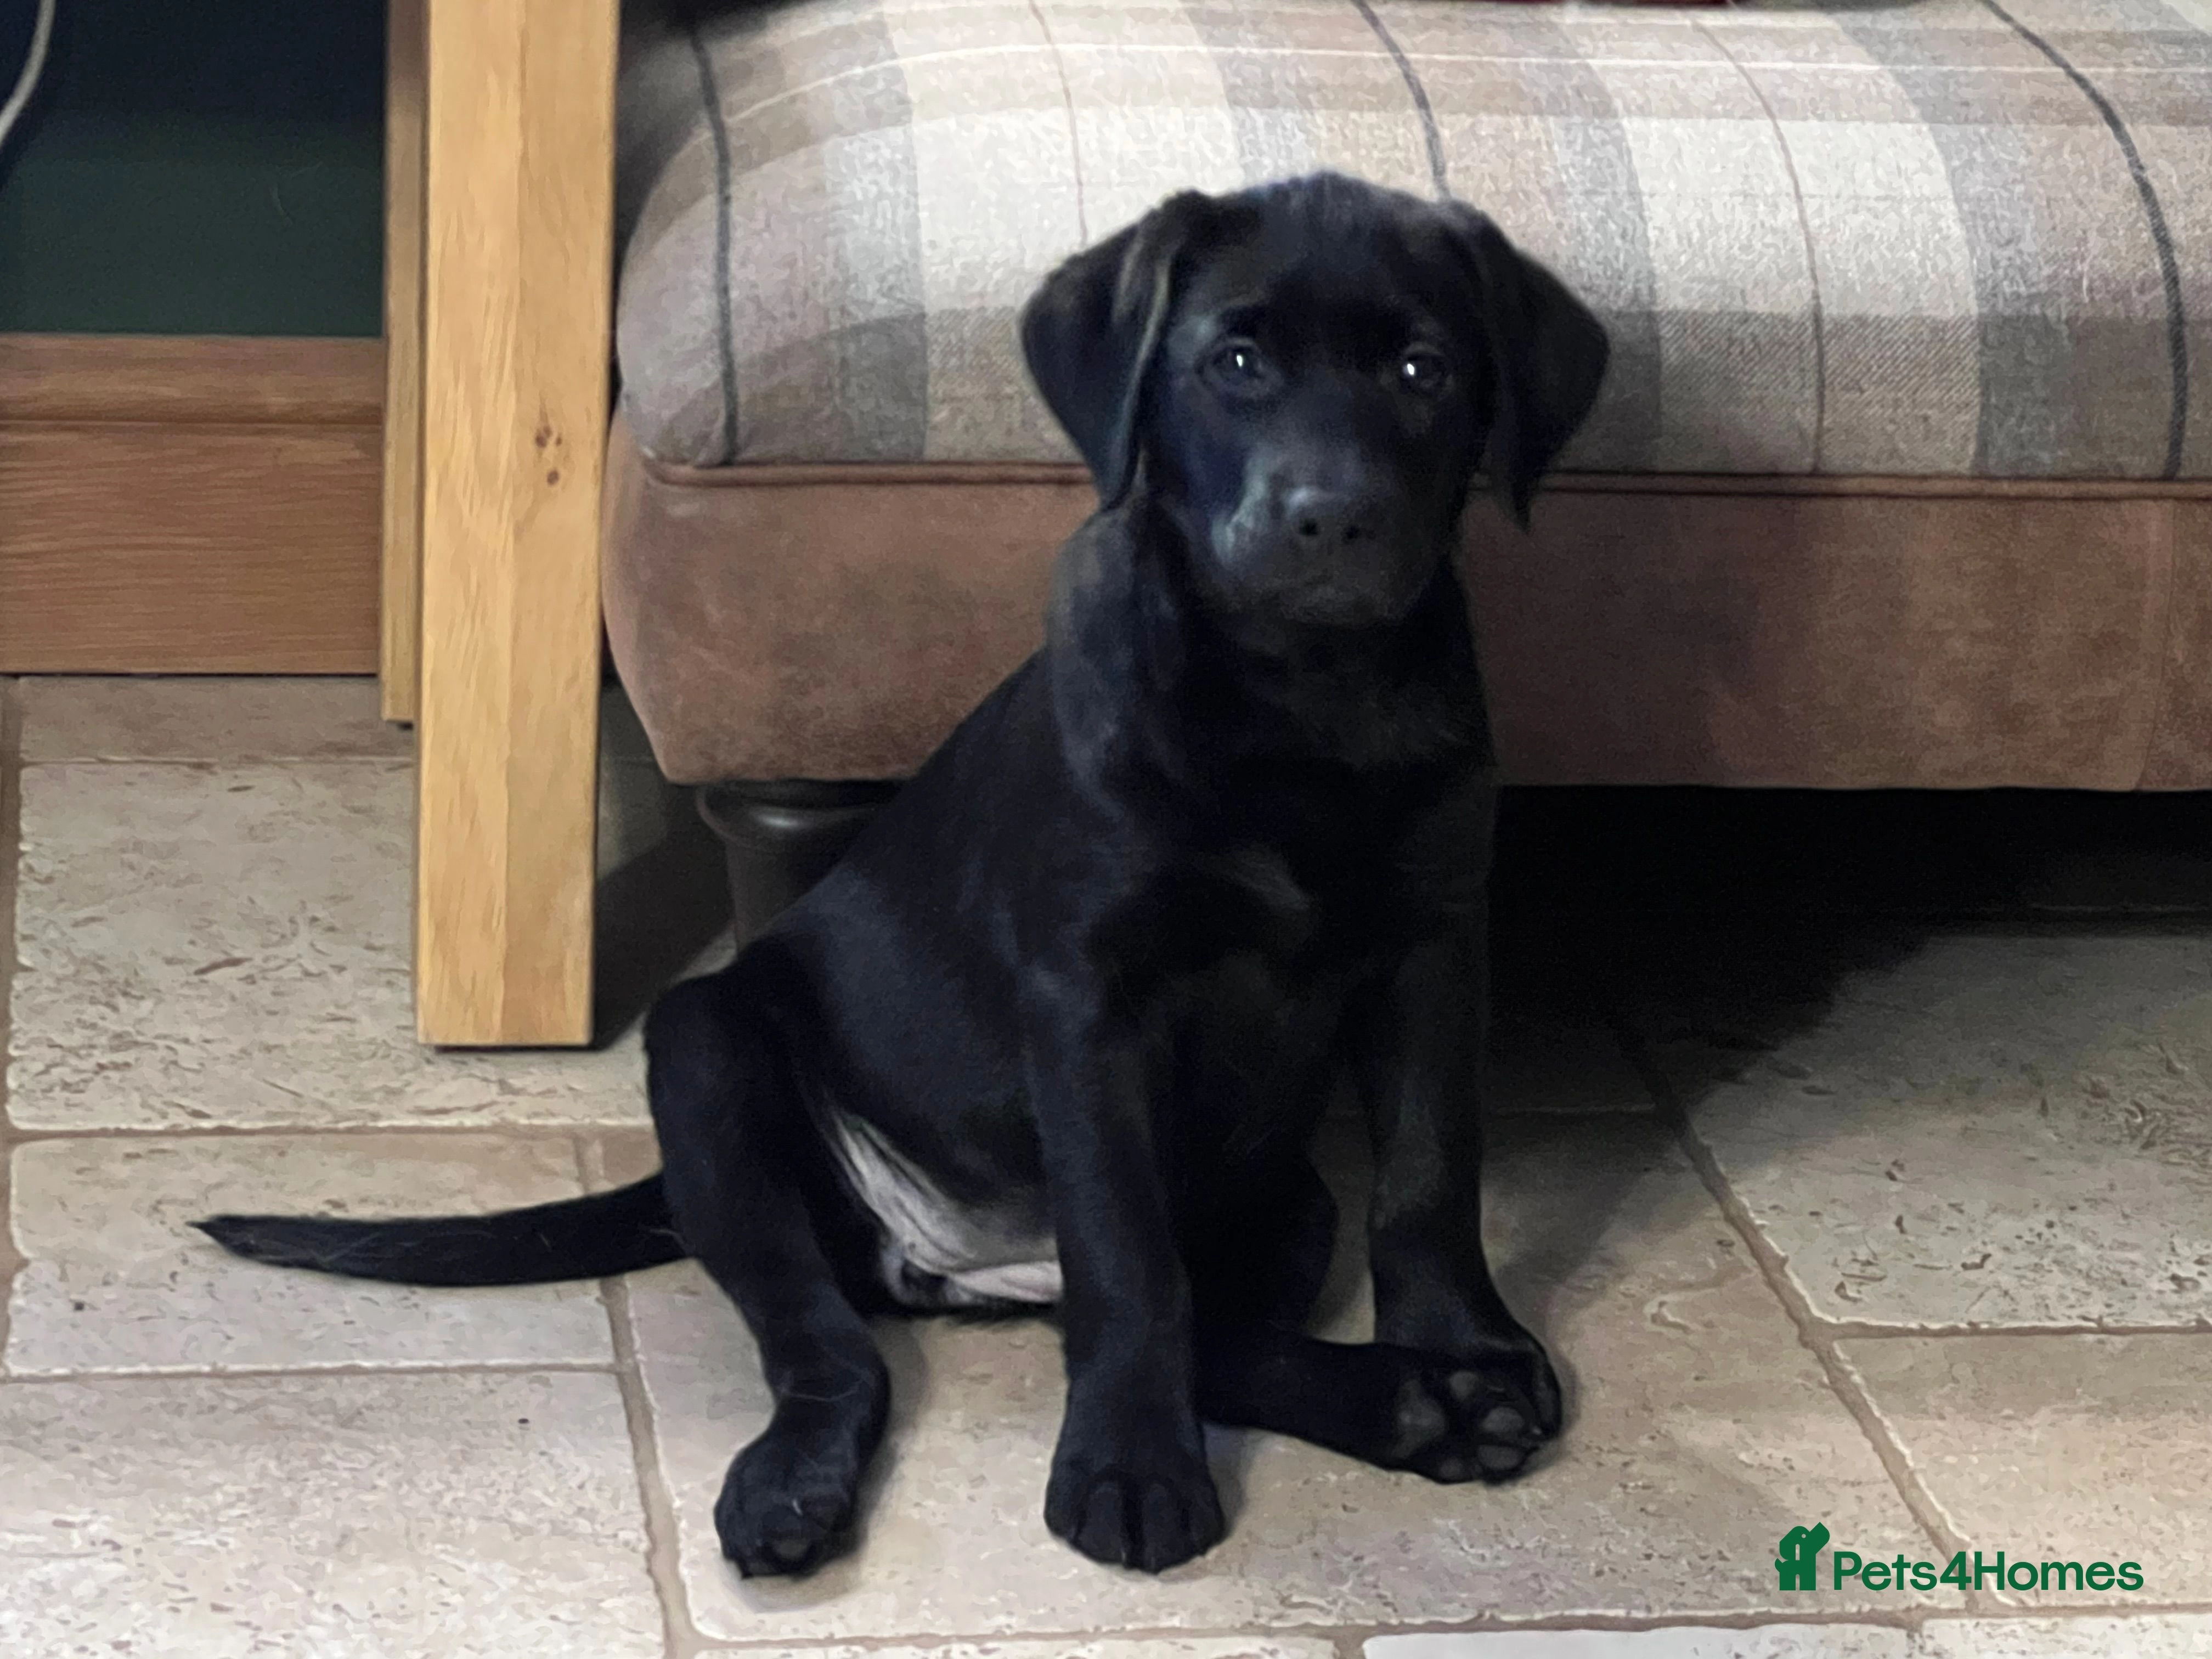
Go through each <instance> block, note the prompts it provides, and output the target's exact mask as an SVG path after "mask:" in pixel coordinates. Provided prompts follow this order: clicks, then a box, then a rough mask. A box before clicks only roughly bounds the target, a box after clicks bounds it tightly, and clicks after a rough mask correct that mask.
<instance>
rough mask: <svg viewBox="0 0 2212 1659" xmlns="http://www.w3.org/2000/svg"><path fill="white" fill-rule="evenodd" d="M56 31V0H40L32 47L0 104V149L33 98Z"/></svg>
mask: <svg viewBox="0 0 2212 1659" xmlns="http://www.w3.org/2000/svg"><path fill="white" fill-rule="evenodd" d="M53 35H54V0H39V15H38V19H37V21H35V22H33V24H32V25H31V50H30V51H29V52H28V53H27V54H26V55H25V57H24V58H23V72H22V73H21V75H19V76H16V77H15V91H13V92H11V93H9V94H8V101H7V102H6V103H4V104H0V150H4V149H7V148H8V135H9V133H11V132H13V131H15V123H16V122H18V121H20V120H21V119H22V118H23V106H25V105H26V104H28V103H29V102H30V101H31V94H32V93H33V91H35V90H36V89H37V88H38V84H39V76H40V72H41V71H42V70H45V68H46V44H47V42H48V41H50V40H52V39H53Z"/></svg>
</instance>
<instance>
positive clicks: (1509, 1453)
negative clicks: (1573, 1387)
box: [1383, 1348, 1559, 1482]
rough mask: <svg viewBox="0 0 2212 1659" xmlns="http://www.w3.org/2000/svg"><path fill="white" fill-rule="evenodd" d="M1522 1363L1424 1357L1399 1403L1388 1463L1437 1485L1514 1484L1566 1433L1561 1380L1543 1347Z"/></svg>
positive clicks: (1409, 1377) (1401, 1385) (1395, 1408)
mask: <svg viewBox="0 0 2212 1659" xmlns="http://www.w3.org/2000/svg"><path fill="white" fill-rule="evenodd" d="M1516 1359H1519V1360H1520V1363H1517V1364H1516V1363H1506V1364H1497V1363H1492V1362H1479V1363H1474V1364H1470V1363H1468V1362H1465V1361H1455V1360H1451V1359H1448V1358H1443V1357H1441V1356H1436V1357H1425V1361H1424V1363H1422V1364H1418V1365H1416V1366H1413V1367H1411V1368H1409V1369H1408V1370H1407V1374H1406V1376H1405V1378H1404V1379H1403V1381H1401V1383H1399V1385H1398V1394H1397V1398H1396V1400H1395V1401H1394V1402H1393V1410H1392V1425H1391V1426H1392V1430H1393V1434H1394V1439H1393V1442H1392V1444H1391V1446H1390V1448H1389V1455H1388V1457H1387V1458H1386V1459H1385V1460H1383V1461H1384V1462H1386V1463H1387V1464H1388V1466H1389V1467H1392V1468H1401V1469H1411V1470H1413V1472H1414V1473H1416V1474H1425V1475H1426V1476H1427V1477H1428V1478H1429V1479H1430V1480H1442V1481H1447V1482H1449V1481H1459V1480H1489V1481H1498V1480H1511V1479H1512V1478H1513V1477H1514V1476H1515V1475H1516V1474H1520V1473H1521V1471H1522V1468H1525V1467H1526V1466H1527V1464H1528V1459H1529V1458H1530V1456H1532V1455H1534V1453H1535V1451H1536V1449H1537V1448H1538V1447H1540V1446H1541V1445H1542V1444H1543V1443H1545V1442H1546V1441H1547V1440H1549V1439H1551V1438H1552V1437H1553V1436H1554V1435H1555V1434H1557V1433H1558V1432H1559V1381H1558V1379H1557V1378H1556V1377H1555V1376H1553V1374H1552V1367H1551V1362H1550V1361H1549V1360H1547V1359H1546V1358H1545V1357H1544V1352H1543V1350H1542V1349H1541V1348H1536V1349H1534V1353H1533V1363H1531V1361H1530V1359H1528V1358H1522V1357H1521V1356H1516Z"/></svg>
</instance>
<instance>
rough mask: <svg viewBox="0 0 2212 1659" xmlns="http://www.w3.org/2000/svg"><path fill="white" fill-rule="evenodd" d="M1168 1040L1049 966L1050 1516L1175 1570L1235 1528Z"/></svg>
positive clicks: (1137, 1563)
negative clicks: (1166, 1061)
mask: <svg viewBox="0 0 2212 1659" xmlns="http://www.w3.org/2000/svg"><path fill="white" fill-rule="evenodd" d="M1160 1070H1161V1068H1160V1066H1159V1065H1158V1054H1157V1051H1156V1049H1155V1048H1154V1047H1153V1045H1152V1044H1150V1043H1148V1042H1146V1040H1145V1037H1144V1036H1143V1034H1142V1032H1141V1031H1140V1030H1139V1029H1137V1028H1136V1026H1135V1025H1134V1024H1133V1023H1132V1022H1131V1021H1130V1020H1129V1019H1128V1018H1125V1017H1123V1016H1121V1015H1119V1014H1116V1013H1114V1012H1110V1009H1109V1002H1108V1000H1107V996H1106V994H1105V987H1104V986H1103V984H1101V983H1099V982H1097V981H1095V980H1093V979H1091V977H1090V976H1089V975H1081V974H1076V975H1068V974H1059V975H1039V976H1038V977H1037V980H1036V986H1035V995H1034V997H1033V999H1032V1003H1031V1012H1030V1099H1031V1101H1032V1102H1033V1103H1034V1106H1035V1109H1036V1116H1037V1125H1038V1132H1039V1134H1040V1137H1041V1139H1042V1146H1043V1152H1044V1162H1045V1174H1046V1179H1047V1181H1048V1182H1049V1184H1050V1188H1051V1200H1052V1212H1053V1221H1054V1228H1055V1230H1056V1231H1057V1234H1058V1239H1059V1247H1060V1278H1061V1285H1062V1289H1061V1304H1060V1317H1061V1324H1062V1330H1063V1340H1064V1342H1065V1345H1066V1359H1067V1405H1066V1415H1065V1417H1064V1418H1063V1419H1062V1420H1061V1423H1060V1444H1059V1447H1058V1448H1057V1449H1056V1450H1055V1451H1054V1454H1053V1462H1052V1478H1051V1480H1050V1482H1049V1484H1048V1486H1047V1487H1046V1490H1045V1508H1044V1515H1045V1524H1046V1525H1047V1526H1048V1527H1049V1528H1051V1529H1052V1530H1053V1531H1054V1533H1055V1534H1058V1535H1059V1536H1060V1537H1061V1538H1064V1539H1066V1541H1068V1542H1069V1543H1071V1544H1073V1545H1074V1546H1075V1547H1076V1548H1077V1549H1079V1550H1080V1551H1082V1552H1083V1553H1084V1554H1085V1555H1087V1556H1089V1557H1091V1559H1093V1560H1097V1561H1103V1562H1107V1563H1109V1564H1110V1565H1123V1566H1133V1567H1141V1568H1143V1569H1145V1570H1146V1571H1148V1572H1159V1571H1164V1570H1165V1569H1166V1568H1169V1567H1172V1566H1175V1565H1177V1564H1178V1563H1180V1562H1183V1561H1187V1560H1188V1559H1190V1558H1191V1557H1193V1556H1194V1555H1198V1554H1200V1553H1202V1552H1204V1551H1206V1550H1207V1549H1209V1548H1211V1547H1212V1546H1213V1545H1214V1544H1216V1543H1218V1541H1220V1538H1221V1535H1222V1531H1223V1525H1222V1517H1221V1502H1220V1499H1219V1498H1218V1496H1217V1495H1216V1493H1215V1492H1214V1488H1213V1477H1212V1474H1211V1473H1210V1472H1209V1471H1208V1469H1207V1468H1206V1446H1205V1442H1204V1440H1203V1438H1202V1437H1201V1436H1200V1431H1199V1425H1198V1405H1197V1381H1196V1366H1195V1362H1194V1357H1193V1352H1192V1340H1191V1295H1190V1285H1189V1282H1188V1277H1187V1276H1186V1273H1185V1271H1184V1266H1183V1261H1182V1252H1181V1249H1180V1248H1179V1246H1178V1243H1177V1240H1176V1225H1175V1218H1174V1215H1173V1212H1172V1206H1171V1205H1170V1201H1169V1193H1168V1184H1167V1180H1166V1178H1165V1177H1166V1170H1164V1164H1163V1148H1162V1146H1161V1136H1160V1134H1159V1129H1160V1127H1161V1126H1160V1124H1159V1123H1158V1120H1157V1119H1156V1117H1155V1107H1156V1103H1157V1091H1158V1086H1159V1082H1160Z"/></svg>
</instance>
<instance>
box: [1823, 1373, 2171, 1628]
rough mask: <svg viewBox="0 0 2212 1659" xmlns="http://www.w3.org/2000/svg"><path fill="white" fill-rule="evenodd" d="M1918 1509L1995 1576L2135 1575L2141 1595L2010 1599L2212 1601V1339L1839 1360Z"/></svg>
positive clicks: (2050, 1602) (2017, 1597) (2055, 1602)
mask: <svg viewBox="0 0 2212 1659" xmlns="http://www.w3.org/2000/svg"><path fill="white" fill-rule="evenodd" d="M1838 1349H1839V1352H1841V1353H1842V1355H1843V1357H1844V1360H1845V1362H1846V1363H1847V1364H1849V1365H1850V1368H1851V1369H1852V1370H1853V1371H1854V1372H1856V1373H1857V1376H1859V1378H1860V1379H1861V1380H1862V1382H1863V1385H1864V1387H1865V1389H1866V1391H1867V1394H1868V1396H1869V1398H1870V1399H1871V1400H1872V1401H1873V1402H1874V1407H1875V1411H1876V1412H1877V1413H1879V1414H1880V1416H1881V1420H1882V1422H1883V1423H1884V1424H1885V1425H1887V1427H1888V1430H1889V1431H1890V1433H1891V1434H1892V1435H1893V1436H1894V1437H1895V1438H1896V1440H1897V1442H1898V1443H1899V1445H1900V1446H1902V1447H1903V1448H1904V1450H1905V1457H1906V1459H1907V1460H1908V1461H1909V1462H1911V1466H1912V1468H1913V1470H1914V1472H1915V1473H1916V1474H1918V1476H1919V1477H1920V1480H1922V1482H1923V1484H1924V1485H1925V1486H1926V1487H1927V1489H1928V1492H1929V1496H1930V1497H1932V1498H1934V1499H1935V1501H1936V1504H1937V1505H1938V1506H1940V1507H1941V1509H1942V1511H1943V1513H1944V1514H1945V1516H1948V1519H1949V1522H1950V1524H1951V1526H1952V1527H1953V1528H1954V1530H1955V1531H1956V1532H1957V1534H1959V1536H1960V1538H1962V1539H1963V1540H1965V1541H1966V1547H1967V1548H1968V1549H1969V1550H1979V1551H1980V1552H1982V1553H1983V1556H1984V1564H1985V1565H1991V1566H1994V1565H1995V1561H1996V1553H1997V1552H1998V1551H1999V1550H2002V1551H2004V1552H2005V1555H2006V1559H2007V1562H2008V1564H2010V1563H2012V1562H2015V1561H2018V1560H2019V1559H2021V1558H2022V1557H2023V1556H2033V1558H2034V1559H2036V1560H2037V1561H2039V1562H2040V1561H2052V1560H2055V1561H2061V1562H2063V1561H2079V1562H2081V1564H2082V1566H2083V1568H2084V1570H2085V1571H2086V1570H2087V1567H2088V1565H2089V1564H2091V1563H2092V1562H2094V1561H2098V1560H2104V1561H2109V1562H2112V1563H2113V1564H2114V1565H2115V1566H2117V1565H2118V1564H2119V1563H2121V1562H2123V1561H2135V1562H2137V1563H2139V1564H2140V1565H2141V1566H2142V1576H2143V1587H2142V1589H2141V1590H2139V1591H2136V1592H2134V1593H2133V1594H2130V1592H2128V1591H2125V1590H2118V1589H2115V1590H2111V1591H2107V1592H2105V1593H2103V1594H2100V1593H2098V1592H2096V1591H2093V1590H2088V1589H2083V1590H2079V1591H2074V1590H2067V1591H2063V1592H2062V1591H2061V1590H2059V1589H2056V1588H2054V1589H2051V1590H2048V1591H2045V1590H2043V1589H2037V1590H2035V1591H2033V1592H2015V1591H2012V1590H2010V1589H2008V1590H2007V1591H2006V1592H2005V1593H2004V1594H2005V1599H2006V1600H2008V1601H2016V1602H2019V1603H2021V1604H2023V1605H2043V1606H2059V1605H2073V1606H2084V1607H2097V1608H2099V1609H2100V1610H2101V1611H2117V1610H2118V1609H2119V1608H2120V1607H2124V1606H2125V1605H2126V1604H2127V1603H2128V1602H2130V1601H2140V1602H2147V1603H2148V1602H2160V1601H2165V1602H2175V1601H2179V1602H2191V1603H2203V1602H2207V1601H2212V1437H2208V1436H2207V1435H2206V1433H2205V1427H2204V1425H2205V1401H2206V1398H2207V1383H2206V1379H2207V1378H2208V1377H2212V1335H2203V1336H2179V1335H2175V1336H2168V1335H2156V1336H2123V1337H2106V1336H2024V1335H2021V1336H1986V1337H1939V1338H1927V1339H1914V1338H1872V1339H1866V1340H1857V1341H1849V1342H1844V1343H1841V1344H1839V1345H1838Z"/></svg>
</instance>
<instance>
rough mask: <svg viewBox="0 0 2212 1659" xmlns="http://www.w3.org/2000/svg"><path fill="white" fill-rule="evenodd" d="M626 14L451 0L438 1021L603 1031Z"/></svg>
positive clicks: (562, 1034)
mask: <svg viewBox="0 0 2212 1659" xmlns="http://www.w3.org/2000/svg"><path fill="white" fill-rule="evenodd" d="M616 26H617V5H616V0H429V34H428V39H429V70H430V73H429V97H428V128H427V133H428V179H429V211H428V279H427V282H426V284H425V289H424V295H425V307H424V361H423V374H422V397H423V419H424V430H423V477H424V487H423V504H422V710H421V716H420V720H419V725H418V730H417V743H416V748H417V754H418V765H419V768H420V772H421V800H420V806H421V815H420V818H419V821H418V825H417V848H418V853H417V871H416V1025H417V1029H418V1030H419V1032H420V1034H421V1036H422V1038H423V1040H424V1041H426V1042H435V1043H451V1044H507V1043H514V1044H549V1045H550V1044H568V1043H581V1042H586V1041H588V1040H589V1038H590V1036H591V1025H592V1018H591V1016H592V1007H591V985H592V834H593V817H594V809H595V786H596V778H595V771H596V762H597V747H598V690H599V477H600V471H601V463H602V460H603V459H604V456H605V442H606V430H607V392H608V363H609V356H610V354H609V339H610V332H611V314H612V295H611V286H612V246H611V243H612V235H613V214H614V203H613V171H614V76H615V45H616V32H617V30H616Z"/></svg>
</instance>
